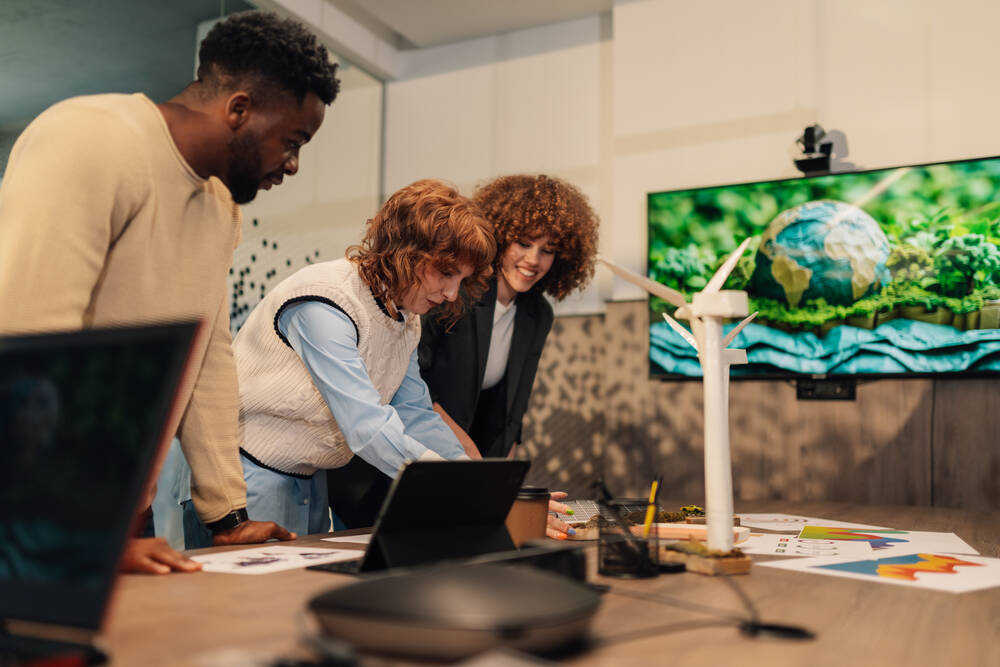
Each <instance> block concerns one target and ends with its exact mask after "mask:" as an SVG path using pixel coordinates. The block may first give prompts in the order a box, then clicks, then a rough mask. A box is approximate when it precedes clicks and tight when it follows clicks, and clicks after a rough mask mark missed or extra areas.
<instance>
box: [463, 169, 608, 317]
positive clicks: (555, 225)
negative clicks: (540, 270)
mask: <svg viewBox="0 0 1000 667" xmlns="http://www.w3.org/2000/svg"><path fill="white" fill-rule="evenodd" d="M473 198H474V199H475V202H476V203H477V204H479V207H480V208H481V209H482V211H483V213H485V214H486V217H487V218H488V219H489V220H490V222H492V223H493V236H494V237H495V238H496V244H497V254H496V259H495V260H494V269H495V270H496V271H497V272H498V273H499V270H500V262H501V260H502V258H503V254H504V253H505V252H506V251H507V248H509V247H510V245H511V244H512V243H515V242H516V241H519V240H521V239H525V240H530V239H535V238H538V237H539V236H542V235H546V234H547V235H548V236H549V240H550V241H551V242H552V245H554V246H555V248H556V255H555V259H554V260H553V262H552V268H550V269H549V271H548V273H546V274H545V276H544V277H543V278H542V279H541V280H539V281H538V283H537V284H536V285H535V286H534V287H532V289H533V290H540V291H544V292H546V293H548V294H549V295H550V296H551V297H552V298H554V299H555V300H556V301H561V300H562V299H564V298H565V297H566V296H567V295H569V293H570V292H572V291H573V290H574V289H577V288H580V289H582V288H583V287H585V286H586V284H587V283H588V282H590V279H591V278H592V277H593V276H594V266H595V256H596V255H597V226H598V222H599V221H598V218H597V214H596V213H594V210H593V209H592V208H591V207H590V204H588V203H587V198H586V197H585V196H584V195H583V193H582V192H580V191H579V190H578V189H577V188H576V187H575V186H573V185H570V184H569V183H567V182H566V181H563V180H560V179H558V178H554V177H552V176H546V175H544V174H539V175H537V176H531V175H526V174H518V175H514V176H501V177H500V178H497V179H494V180H492V181H490V182H489V183H487V184H485V185H482V186H480V187H479V188H478V189H477V190H476V193H475V195H474V197H473Z"/></svg>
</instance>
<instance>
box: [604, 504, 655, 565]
mask: <svg viewBox="0 0 1000 667" xmlns="http://www.w3.org/2000/svg"><path fill="white" fill-rule="evenodd" d="M626 504H627V505H629V506H631V507H634V506H635V504H636V501H634V500H629V501H624V500H609V501H607V502H602V503H601V515H602V516H603V517H604V520H603V521H601V522H600V523H599V526H600V528H599V530H600V532H599V536H598V539H597V571H598V573H599V574H602V575H604V576H608V577H623V578H629V579H641V578H646V577H655V576H657V575H658V574H659V573H660V569H659V553H660V544H659V537H658V535H657V531H656V530H651V531H650V533H649V536H648V537H645V538H644V537H643V536H642V524H641V523H640V524H639V525H634V524H632V525H630V524H629V522H628V520H627V519H626V518H625V516H626V514H627V512H626V511H625V509H624V508H625V505H626ZM654 512H655V508H654Z"/></svg>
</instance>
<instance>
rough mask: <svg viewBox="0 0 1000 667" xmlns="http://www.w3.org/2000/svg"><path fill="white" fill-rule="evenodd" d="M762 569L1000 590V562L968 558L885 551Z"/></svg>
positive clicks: (792, 560)
mask: <svg viewBox="0 0 1000 667" xmlns="http://www.w3.org/2000/svg"><path fill="white" fill-rule="evenodd" d="M758 565H760V566H761V567H773V568H778V569H781V570H795V571H798V572H810V573H812V574H822V575H828V576H831V577H847V578H848V579H861V580H864V581H871V582H875V583H881V584H895V585H897V586H910V587H912V588H929V589H932V590H936V591H946V592H949V593H967V592H969V591H978V590H981V589H984V588H993V587H996V586H1000V559H997V558H986V557H984V556H968V555H965V554H961V555H955V554H944V553H927V552H919V551H912V550H911V551H910V552H907V553H900V552H893V553H891V554H888V553H886V552H884V551H883V552H875V557H874V558H869V559H865V560H855V561H852V560H845V559H843V558H825V557H820V558H789V559H780V560H772V561H768V562H766V563H758Z"/></svg>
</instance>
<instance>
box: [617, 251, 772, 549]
mask: <svg viewBox="0 0 1000 667" xmlns="http://www.w3.org/2000/svg"><path fill="white" fill-rule="evenodd" d="M749 243H750V239H746V240H745V241H743V243H741V244H740V247H739V248H737V249H736V250H735V251H734V252H733V254H731V255H730V256H729V257H728V258H727V259H726V261H725V263H724V264H723V265H722V266H720V267H719V270H718V271H716V272H715V275H714V276H712V279H711V280H710V281H708V284H707V285H706V286H705V289H703V290H702V291H701V292H699V293H697V294H695V295H694V297H693V298H692V299H691V303H688V302H687V301H686V300H685V298H684V295H683V294H681V293H680V292H678V291H677V290H675V289H671V288H670V287H667V286H666V285H662V284H660V283H658V282H656V281H653V280H650V279H649V278H646V277H645V276H641V275H639V274H637V273H633V272H632V271H629V270H628V269H625V268H623V267H621V266H618V265H617V264H615V263H614V262H612V261H610V260H607V259H605V258H603V257H598V260H599V261H601V262H602V263H604V265H605V266H607V267H608V268H609V269H611V271H613V272H614V273H615V274H616V275H618V276H619V277H621V278H623V279H625V280H627V281H628V282H630V283H632V284H633V285H638V286H639V287H641V288H642V289H644V290H646V291H647V292H649V293H650V294H654V295H655V296H658V297H660V298H661V299H664V300H665V301H668V302H670V303H672V304H674V305H675V306H677V311H676V312H675V313H674V317H677V318H680V319H686V320H689V321H690V322H691V331H688V330H687V329H685V328H684V327H683V326H682V325H681V324H680V323H679V322H678V321H677V320H675V319H674V318H673V317H670V316H669V315H667V314H666V313H664V314H663V318H664V319H665V320H666V321H667V324H669V325H670V326H671V328H673V330H674V331H676V332H677V333H678V334H680V335H681V336H682V337H683V338H684V340H686V341H687V342H688V343H689V344H690V345H691V347H693V348H694V349H695V350H697V352H698V360H699V362H700V363H701V369H702V374H703V376H704V396H705V399H704V410H705V521H706V523H707V524H708V547H709V549H716V550H719V551H729V550H730V549H732V548H733V473H732V465H731V463H730V456H729V367H730V366H732V365H734V364H745V363H747V353H746V350H735V349H729V348H728V347H727V346H728V345H729V343H731V342H732V341H733V339H734V338H736V335H737V334H738V333H739V332H740V331H742V329H743V327H745V326H746V325H747V324H748V323H749V322H750V321H751V320H752V319H753V318H754V317H756V316H757V313H754V314H752V315H750V316H749V317H747V316H746V315H747V311H748V310H749V303H748V300H747V293H746V292H743V291H736V290H723V289H722V285H723V284H724V283H725V282H726V278H728V277H729V274H730V273H731V272H732V270H733V268H734V267H735V266H736V262H738V261H739V259H740V257H742V256H743V252H744V251H745V250H746V247H747V244H749ZM736 317H743V318H745V319H744V320H743V321H742V322H740V323H739V324H738V325H737V326H736V327H735V328H734V329H733V330H732V331H730V332H729V334H727V335H726V336H725V337H723V336H722V322H723V319H724V318H736Z"/></svg>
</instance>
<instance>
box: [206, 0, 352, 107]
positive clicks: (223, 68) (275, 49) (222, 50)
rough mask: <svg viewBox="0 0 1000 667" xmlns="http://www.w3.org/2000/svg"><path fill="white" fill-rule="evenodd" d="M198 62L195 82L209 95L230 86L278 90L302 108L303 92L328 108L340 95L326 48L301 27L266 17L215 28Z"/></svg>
mask: <svg viewBox="0 0 1000 667" xmlns="http://www.w3.org/2000/svg"><path fill="white" fill-rule="evenodd" d="M198 59H199V64H198V81H199V82H201V83H202V84H204V85H205V87H206V89H208V90H210V91H211V92H213V93H215V92H218V91H219V90H223V89H231V88H233V87H234V86H248V87H249V88H250V90H251V92H257V93H261V92H264V91H265V90H266V89H268V88H270V89H274V88H277V89H281V90H284V91H287V92H290V93H292V94H293V95H294V96H295V98H296V100H297V101H298V102H299V103H300V104H301V103H302V100H303V99H304V98H305V96H306V94H307V93H315V94H316V96H317V97H319V98H320V99H321V100H323V103H324V104H330V103H331V102H333V100H334V98H336V97H337V93H338V92H339V91H340V81H339V80H338V79H337V77H336V73H337V63H331V62H330V57H329V55H328V54H327V51H326V47H325V46H323V45H322V44H320V43H319V42H317V41H316V36H315V35H314V34H312V33H311V32H309V30H307V29H306V28H305V26H303V25H302V24H301V23H299V22H297V21H293V20H291V19H283V18H281V17H279V16H278V15H277V14H273V13H270V12H259V11H249V12H239V13H237V14H233V15H231V16H230V17H229V18H227V19H226V20H225V21H220V22H219V23H216V24H215V26H213V27H212V29H211V30H210V31H209V32H208V35H206V36H205V39H204V40H203V41H202V43H201V48H200V49H199V50H198ZM267 92H270V91H267ZM261 97H262V99H268V97H269V96H268V95H261Z"/></svg>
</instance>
